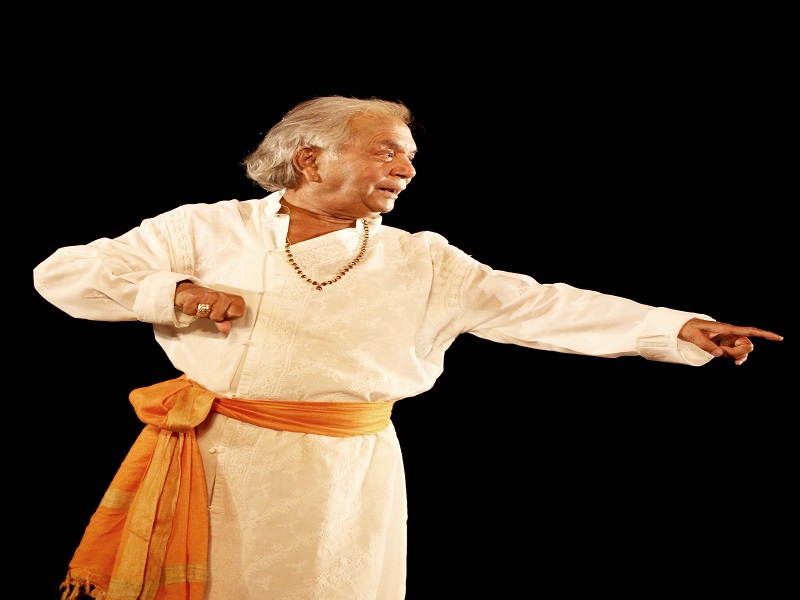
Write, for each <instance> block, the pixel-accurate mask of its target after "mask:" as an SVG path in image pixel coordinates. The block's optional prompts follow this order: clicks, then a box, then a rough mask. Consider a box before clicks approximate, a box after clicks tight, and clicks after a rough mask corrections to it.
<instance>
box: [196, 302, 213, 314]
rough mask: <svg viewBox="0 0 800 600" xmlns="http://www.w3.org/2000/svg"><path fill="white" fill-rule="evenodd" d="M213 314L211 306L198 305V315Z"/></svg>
mask: <svg viewBox="0 0 800 600" xmlns="http://www.w3.org/2000/svg"><path fill="white" fill-rule="evenodd" d="M210 312H211V305H210V304H202V303H201V304H198V305H197V314H198V315H207V314H208V313H210Z"/></svg>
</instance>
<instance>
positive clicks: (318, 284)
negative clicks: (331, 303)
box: [284, 219, 369, 290]
mask: <svg viewBox="0 0 800 600" xmlns="http://www.w3.org/2000/svg"><path fill="white" fill-rule="evenodd" d="M361 223H362V224H363V225H364V240H363V241H362V242H361V249H360V250H359V251H358V254H357V255H356V257H355V258H354V259H353V260H352V261H351V262H349V263H348V264H347V266H346V267H345V268H344V269H342V270H341V271H339V273H338V274H337V275H336V277H334V278H333V279H329V280H328V281H314V280H313V279H311V278H310V277H309V276H308V275H306V274H305V273H303V270H302V269H301V268H300V265H298V264H297V262H295V260H294V256H292V250H291V247H290V246H289V237H288V236H287V237H286V246H285V247H284V251H285V252H286V258H287V259H289V264H290V265H292V267H293V268H294V272H295V273H297V274H298V275H299V276H300V279H303V280H305V281H307V282H308V283H310V284H311V285H313V286H314V287H316V288H317V289H318V290H321V289H322V288H323V287H325V286H326V285H331V284H332V283H336V282H337V281H339V280H340V279H341V278H342V277H344V276H345V274H346V273H347V272H348V271H349V270H350V269H352V268H353V267H355V266H356V265H357V264H358V263H359V262H360V261H361V258H362V257H363V256H364V253H365V252H366V251H367V244H368V243H369V225H367V221H366V220H365V219H362V220H361Z"/></svg>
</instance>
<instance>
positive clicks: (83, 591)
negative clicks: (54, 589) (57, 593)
mask: <svg viewBox="0 0 800 600" xmlns="http://www.w3.org/2000/svg"><path fill="white" fill-rule="evenodd" d="M59 589H60V590H61V600H81V598H94V599H95V600H103V599H104V598H105V597H106V593H105V591H103V590H101V589H100V588H99V587H98V586H97V584H96V583H93V582H92V575H91V573H83V574H80V575H78V574H77V573H75V572H74V571H73V570H72V569H71V570H69V571H68V572H67V576H66V578H65V579H64V581H63V582H62V583H61V586H60V587H59Z"/></svg>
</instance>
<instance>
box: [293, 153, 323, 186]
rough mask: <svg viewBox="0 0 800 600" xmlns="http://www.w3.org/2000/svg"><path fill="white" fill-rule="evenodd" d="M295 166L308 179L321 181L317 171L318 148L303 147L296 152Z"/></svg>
mask: <svg viewBox="0 0 800 600" xmlns="http://www.w3.org/2000/svg"><path fill="white" fill-rule="evenodd" d="M294 166H295V168H296V169H297V170H298V171H299V172H300V173H302V174H303V175H304V176H305V178H306V180H307V181H319V180H320V177H319V173H317V149H316V148H311V147H307V146H306V147H303V148H300V149H299V150H297V152H295V153H294Z"/></svg>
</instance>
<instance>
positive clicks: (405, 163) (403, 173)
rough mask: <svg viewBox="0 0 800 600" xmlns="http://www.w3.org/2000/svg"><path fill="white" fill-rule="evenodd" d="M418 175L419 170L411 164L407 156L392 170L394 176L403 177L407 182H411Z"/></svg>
mask: <svg viewBox="0 0 800 600" xmlns="http://www.w3.org/2000/svg"><path fill="white" fill-rule="evenodd" d="M416 174H417V170H416V169H415V168H414V165H413V164H411V159H409V158H407V157H405V156H403V157H402V158H400V159H399V160H397V161H396V162H395V164H394V168H393V169H392V175H394V176H396V177H402V178H403V179H405V180H406V182H408V181H411V178H412V177H414V175H416Z"/></svg>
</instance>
